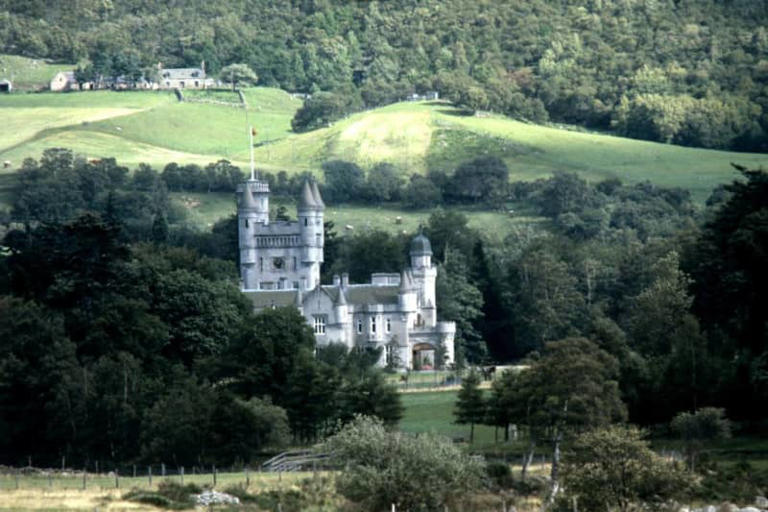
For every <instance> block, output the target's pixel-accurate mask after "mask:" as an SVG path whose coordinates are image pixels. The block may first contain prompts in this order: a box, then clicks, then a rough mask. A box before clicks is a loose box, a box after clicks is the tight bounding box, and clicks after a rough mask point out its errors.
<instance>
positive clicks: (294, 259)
mask: <svg viewBox="0 0 768 512" xmlns="http://www.w3.org/2000/svg"><path fill="white" fill-rule="evenodd" d="M293 270H296V256H294V257H293Z"/></svg>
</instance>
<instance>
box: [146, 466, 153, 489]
mask: <svg viewBox="0 0 768 512" xmlns="http://www.w3.org/2000/svg"><path fill="white" fill-rule="evenodd" d="M147 475H149V486H150V487H152V466H151V465H150V466H147Z"/></svg>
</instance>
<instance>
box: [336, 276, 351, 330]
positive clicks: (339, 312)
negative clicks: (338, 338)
mask: <svg viewBox="0 0 768 512" xmlns="http://www.w3.org/2000/svg"><path fill="white" fill-rule="evenodd" d="M333 307H334V313H335V316H336V322H337V323H338V324H339V328H340V330H341V332H347V331H348V330H349V329H350V327H349V324H350V323H351V322H352V319H351V318H350V317H349V306H348V305H347V294H346V292H345V291H344V287H343V286H339V296H338V297H336V301H335V302H334V304H333Z"/></svg>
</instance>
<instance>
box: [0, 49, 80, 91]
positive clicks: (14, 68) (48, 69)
mask: <svg viewBox="0 0 768 512" xmlns="http://www.w3.org/2000/svg"><path fill="white" fill-rule="evenodd" d="M74 67H75V65H74V64H51V63H49V62H46V61H43V60H40V59H30V58H27V57H19V56H16V55H0V80H2V79H8V80H10V81H11V83H12V84H13V89H14V90H16V91H29V90H38V89H40V88H45V87H48V84H49V83H50V82H51V79H52V78H53V76H54V75H55V74H56V73H58V72H59V71H68V70H71V69H74Z"/></svg>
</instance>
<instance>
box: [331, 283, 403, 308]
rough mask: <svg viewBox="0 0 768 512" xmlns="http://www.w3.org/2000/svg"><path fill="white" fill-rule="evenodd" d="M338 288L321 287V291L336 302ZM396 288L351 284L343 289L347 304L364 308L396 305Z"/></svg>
mask: <svg viewBox="0 0 768 512" xmlns="http://www.w3.org/2000/svg"><path fill="white" fill-rule="evenodd" d="M339 288H340V287H338V286H323V290H324V291H325V292H326V293H327V294H328V295H329V296H330V297H331V298H332V299H333V301H334V302H336V301H338V295H339ZM398 293H399V292H398V287H397V286H379V285H370V284H353V285H350V286H348V287H347V288H345V289H344V295H345V298H346V302H347V304H353V305H355V306H364V305H366V304H397V296H398Z"/></svg>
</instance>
